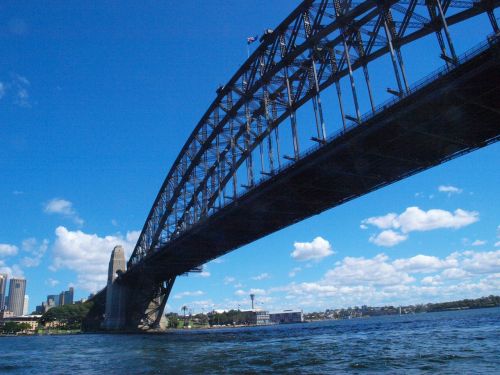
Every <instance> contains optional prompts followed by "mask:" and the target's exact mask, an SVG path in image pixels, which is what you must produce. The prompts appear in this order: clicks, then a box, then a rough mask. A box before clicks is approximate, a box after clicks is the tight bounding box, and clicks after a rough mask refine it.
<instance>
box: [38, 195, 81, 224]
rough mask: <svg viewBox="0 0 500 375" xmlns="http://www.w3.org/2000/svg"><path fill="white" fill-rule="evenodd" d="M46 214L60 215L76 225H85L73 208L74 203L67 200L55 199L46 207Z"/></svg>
mask: <svg viewBox="0 0 500 375" xmlns="http://www.w3.org/2000/svg"><path fill="white" fill-rule="evenodd" d="M43 210H44V212H45V213H47V214H59V215H62V216H65V217H67V218H70V219H72V220H73V221H74V222H75V223H76V224H78V225H83V224H84V221H83V219H82V218H80V217H79V216H78V213H77V212H76V210H75V209H74V208H73V203H71V202H70V201H68V200H66V199H61V198H54V199H51V200H50V201H49V202H47V203H46V204H45V206H44V209H43Z"/></svg>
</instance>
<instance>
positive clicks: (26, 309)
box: [23, 295, 30, 315]
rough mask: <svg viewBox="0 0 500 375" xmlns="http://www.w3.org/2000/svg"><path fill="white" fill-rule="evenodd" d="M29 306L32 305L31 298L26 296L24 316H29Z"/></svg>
mask: <svg viewBox="0 0 500 375" xmlns="http://www.w3.org/2000/svg"><path fill="white" fill-rule="evenodd" d="M29 304H30V297H29V296H28V295H25V296H24V306H23V315H28V312H29Z"/></svg>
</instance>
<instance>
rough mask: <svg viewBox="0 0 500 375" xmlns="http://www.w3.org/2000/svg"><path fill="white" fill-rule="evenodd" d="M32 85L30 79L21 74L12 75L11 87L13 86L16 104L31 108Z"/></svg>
mask: <svg viewBox="0 0 500 375" xmlns="http://www.w3.org/2000/svg"><path fill="white" fill-rule="evenodd" d="M30 86H31V83H30V81H29V80H28V79H27V78H26V77H23V76H21V75H19V74H13V75H12V81H11V84H10V87H11V88H12V91H13V95H14V104H16V105H18V106H19V107H24V108H30V107H31V102H30V95H29V91H28V89H29V87H30Z"/></svg>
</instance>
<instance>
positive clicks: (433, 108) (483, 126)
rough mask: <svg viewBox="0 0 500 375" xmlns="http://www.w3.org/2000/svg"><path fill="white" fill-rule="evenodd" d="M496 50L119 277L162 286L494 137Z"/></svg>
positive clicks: (499, 97)
mask: <svg viewBox="0 0 500 375" xmlns="http://www.w3.org/2000/svg"><path fill="white" fill-rule="evenodd" d="M499 65H500V64H499V50H498V46H493V47H491V48H489V49H487V50H486V51H484V52H482V53H481V54H479V55H478V56H476V57H474V58H472V59H471V60H469V61H467V62H465V63H463V64H462V65H461V66H459V67H457V68H456V69H454V70H452V71H451V72H449V73H447V74H445V75H443V76H441V77H439V78H437V79H435V80H434V81H432V82H431V83H430V84H428V85H426V86H424V87H422V88H420V89H419V90H418V91H416V92H414V93H412V94H411V95H409V96H407V97H406V98H404V99H402V100H401V101H399V102H397V103H396V104H394V105H392V106H390V107H389V108H387V109H385V110H384V111H383V112H381V113H379V114H377V115H375V116H373V117H371V118H370V119H368V120H367V121H366V122H364V123H363V124H362V125H360V126H357V127H355V128H353V129H351V130H349V131H347V132H346V133H344V134H343V135H341V136H340V137H337V138H335V139H333V140H332V141H330V142H329V143H328V144H327V145H325V146H324V147H321V148H319V149H318V150H316V151H314V152H313V153H311V154H308V155H307V156H305V157H303V158H302V159H301V160H300V161H298V162H296V163H294V164H293V165H291V166H290V167H288V168H286V169H285V170H283V171H281V172H280V173H279V174H277V175H275V176H274V177H272V178H270V179H269V180H267V181H265V182H263V183H262V184H261V185H259V186H258V187H257V188H255V189H252V190H250V191H249V192H248V193H246V194H245V195H244V196H242V197H240V198H239V199H238V200H237V201H235V202H234V203H232V204H230V205H228V206H226V207H225V208H223V209H222V210H221V211H219V212H218V213H217V214H215V215H213V216H211V217H209V218H207V219H205V220H204V221H202V222H199V223H198V224H196V225H195V226H193V227H192V228H191V229H190V230H189V231H187V232H186V233H184V234H183V235H182V236H180V237H178V238H177V239H175V240H172V241H170V242H169V243H168V244H167V245H166V246H164V248H162V249H161V250H160V251H158V252H157V253H155V254H152V255H151V256H149V257H147V258H146V259H145V260H144V261H143V262H141V264H139V265H137V266H135V267H133V269H132V270H129V271H128V272H127V273H126V274H125V275H124V277H125V278H135V276H137V275H139V274H140V273H142V272H148V273H149V274H150V275H152V276H154V278H155V279H157V280H165V279H166V278H167V277H169V276H171V275H178V274H182V273H184V272H187V271H189V270H191V269H192V268H193V267H195V266H199V265H201V264H203V263H205V262H207V261H209V260H210V259H213V258H216V257H218V256H221V255H223V254H225V253H227V252H229V251H232V250H234V249H236V248H238V247H241V246H243V245H245V244H248V243H250V242H252V241H255V240H256V239H258V238H261V237H264V236H266V235H268V234H270V233H273V232H275V231H277V230H279V229H282V228H284V227H286V226H289V225H291V224H293V223H296V222H299V221H301V220H303V219H305V218H307V217H310V216H312V215H316V214H318V213H320V212H322V211H325V210H327V209H329V208H332V207H335V206H337V205H340V204H342V203H344V202H346V201H348V200H351V199H354V198H356V197H359V196H361V195H364V194H367V193H369V192H370V191H373V190H375V189H378V188H380V187H383V186H386V185H388V184H390V183H393V182H395V181H398V180H400V179H402V178H405V177H407V176H409V175H411V174H414V173H417V172H420V171H423V170H425V169H427V168H430V167H432V166H435V165H438V164H440V163H443V162H445V161H447V160H450V159H452V158H454V157H457V156H459V155H462V154H464V153H467V152H470V151H472V150H475V149H477V148H480V147H483V146H486V145H487V144H489V143H492V142H495V141H497V140H498V139H499V135H500V124H499V113H500V112H499V111H500V108H499V106H500V73H499V72H500V66H499Z"/></svg>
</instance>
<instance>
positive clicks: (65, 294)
mask: <svg viewBox="0 0 500 375" xmlns="http://www.w3.org/2000/svg"><path fill="white" fill-rule="evenodd" d="M74 293H75V290H74V289H73V287H71V288H69V290H66V291H62V292H61V293H59V304H58V305H59V306H63V305H72V304H73V296H74Z"/></svg>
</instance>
